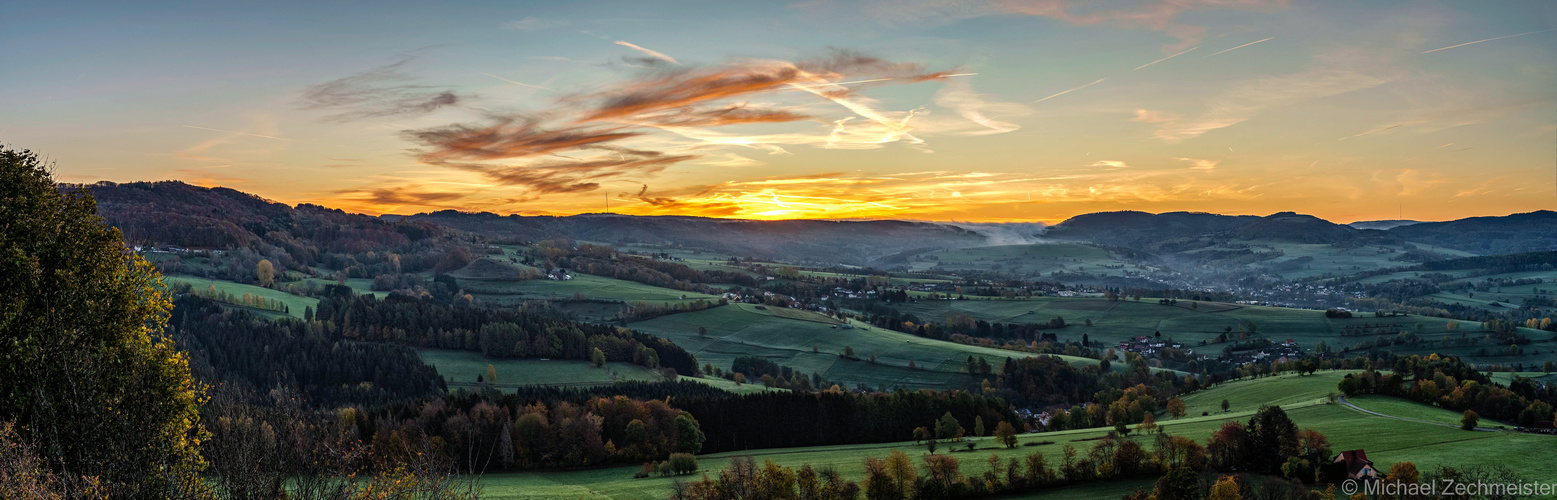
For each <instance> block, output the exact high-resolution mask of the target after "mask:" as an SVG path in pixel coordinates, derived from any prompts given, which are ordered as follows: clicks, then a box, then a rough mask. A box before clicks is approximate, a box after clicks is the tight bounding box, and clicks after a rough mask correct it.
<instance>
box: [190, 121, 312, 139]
mask: <svg viewBox="0 0 1557 500" xmlns="http://www.w3.org/2000/svg"><path fill="white" fill-rule="evenodd" d="M180 127H184V128H192V129H198V130H210V131H212V132H226V133H229V134H237V135H242V136H248V137H259V138H262V139H275V140H278V141H290V142H301V141H297V140H295V139H287V138H285V137H276V136H273V135H263V134H251V133H248V132H239V131H236V130H222V129H219V128H210V127H197V126H194V125H180Z"/></svg>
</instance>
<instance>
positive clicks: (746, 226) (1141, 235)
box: [62, 181, 1557, 264]
mask: <svg viewBox="0 0 1557 500" xmlns="http://www.w3.org/2000/svg"><path fill="white" fill-rule="evenodd" d="M77 187H81V188H85V189H87V190H89V191H91V192H92V194H93V195H94V196H95V197H96V198H97V200H98V204H99V212H100V213H102V214H103V215H104V216H105V217H107V218H108V219H109V220H110V222H111V223H113V224H114V225H115V226H118V227H120V228H121V229H122V230H123V231H124V233H125V235H126V237H127V239H128V240H129V241H131V242H132V243H135V244H168V245H184V246H206V247H218V248H224V247H225V248H233V247H245V246H251V245H253V244H254V243H255V242H257V241H264V240H266V239H267V234H268V233H270V232H271V231H277V230H280V231H283V232H286V233H290V234H292V235H293V237H303V238H308V239H316V241H317V244H318V245H319V246H321V247H332V246H334V245H335V244H334V241H333V240H336V239H338V238H337V237H336V232H339V231H345V232H346V233H349V234H351V235H352V236H354V238H351V240H354V241H362V240H371V239H375V238H386V237H387V238H390V239H399V242H400V243H404V242H405V240H410V241H417V240H421V239H422V238H427V237H430V236H436V235H439V234H441V233H443V232H444V230H443V228H449V229H455V230H458V231H456V232H469V233H476V234H481V235H484V236H487V237H491V238H498V239H521V240H531V241H534V240H541V239H547V238H572V239H577V240H584V241H597V242H606V243H619V242H641V243H650V244H658V245H682V246H684V247H688V248H706V249H710V250H716V251H721V252H726V253H730V254H733V255H740V256H757V257H782V258H785V259H788V260H798V261H807V260H810V261H823V262H840V263H852V264H867V263H871V262H875V261H878V260H880V259H883V258H891V257H892V256H894V255H896V254H901V253H904V252H910V251H923V250H924V249H927V248H962V247H971V246H983V245H987V244H989V243H991V242H992V241H993V238H996V236H995V235H994V234H991V233H992V231H991V230H990V229H988V228H984V230H983V232H980V228H979V227H978V226H979V225H975V226H971V228H965V227H959V226H957V225H953V224H950V223H938V222H920V221H901V220H776V221H761V220H749V219H715V218H706V217H695V216H674V215H672V216H633V215H615V214H580V215H572V216H518V215H506V216H505V215H498V214H493V213H485V212H483V213H466V212H458V211H454V210H442V211H437V212H430V213H420V214H415V215H385V216H381V217H373V216H368V215H362V214H351V213H346V212H344V211H341V210H338V209H331V208H326V207H322V206H318V205H312V204H306V203H304V204H299V205H297V206H295V207H291V206H288V205H286V204H284V203H278V202H274V201H270V200H267V199H264V198H262V197H259V196H255V195H253V194H249V193H245V192H242V191H238V190H234V189H230V188H224V187H212V188H206V187H199V186H192V185H189V184H185V183H183V182H178V181H161V182H132V183H123V184H116V183H111V182H101V183H97V184H90V185H75V186H63V187H62V188H63V189H73V188H77ZM1386 222H1388V223H1397V222H1398V223H1401V224H1399V225H1394V226H1391V227H1389V228H1387V229H1385V228H1382V226H1384V225H1387V224H1383V223H1386ZM981 225H985V226H991V227H997V226H999V225H998V224H981ZM1359 226H1362V227H1359ZM1205 236H1218V237H1225V238H1231V239H1239V240H1274V241H1290V242H1298V243H1327V244H1329V243H1343V242H1352V243H1358V244H1375V243H1377V244H1398V243H1401V242H1405V241H1409V242H1419V243H1426V244H1430V245H1436V246H1443V247H1448V248H1454V249H1458V250H1464V251H1468V252H1472V253H1477V254H1482V255H1488V254H1499V253H1518V252H1533V251H1543V250H1557V212H1552V211H1549V210H1541V211H1536V212H1529V213H1521V214H1513V215H1508V216H1501V217H1471V218H1466V219H1460V220H1455V221H1448V222H1415V221H1370V222H1367V223H1361V222H1360V223H1355V224H1353V225H1345V224H1336V223H1333V222H1330V221H1326V220H1324V219H1321V218H1318V217H1314V216H1312V215H1305V214H1298V213H1295V212H1280V213H1275V214H1271V215H1268V216H1263V217H1261V216H1254V215H1221V214H1213V213H1205V212H1165V213H1160V214H1152V213H1147V212H1140V211H1117V212H1097V213H1090V214H1083V215H1078V216H1075V217H1072V218H1070V219H1068V220H1066V221H1065V222H1063V223H1060V224H1058V225H1056V226H1053V227H1050V228H1048V230H1047V232H1046V233H1045V234H1044V236H1043V239H1053V240H1070V241H1085V242H1091V243H1098V244H1104V245H1110V246H1115V247H1123V248H1130V249H1137V250H1142V251H1146V252H1174V251H1181V250H1183V249H1184V248H1180V247H1181V246H1184V245H1187V242H1188V241H1189V240H1194V239H1196V238H1201V237H1205ZM270 243H271V244H274V245H278V246H284V245H285V243H284V242H280V241H272V242H270ZM1192 246H1193V245H1189V246H1187V247H1185V248H1188V247H1192ZM331 250H337V251H344V250H348V249H345V248H338V249H336V248H332V249H331Z"/></svg>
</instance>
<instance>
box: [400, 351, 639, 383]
mask: <svg viewBox="0 0 1557 500" xmlns="http://www.w3.org/2000/svg"><path fill="white" fill-rule="evenodd" d="M417 353H418V354H420V355H421V356H422V362H424V363H427V364H428V365H431V366H432V367H433V368H436V369H438V374H440V375H443V378H444V380H446V381H448V383H449V388H450V389H453V388H455V387H476V386H477V384H476V377H477V376H478V375H479V376H481V377H483V378H485V377H486V375H487V365H489V364H490V365H492V367H493V368H496V369H497V382H496V383H492V381H490V380H488V381H486V383H489V384H492V385H494V386H496V387H497V388H498V389H499V390H502V391H504V392H513V390H514V389H515V388H517V387H520V386H525V385H553V386H563V387H587V386H594V385H608V384H612V383H615V382H626V381H631V380H643V381H658V380H661V377H660V376H659V374H657V373H654V371H653V370H650V369H648V368H644V367H642V366H638V365H635V364H632V363H617V362H612V363H606V364H605V366H604V367H602V368H596V367H595V366H594V365H591V364H589V362H587V361H572V360H540V359H491V358H487V357H485V356H482V355H481V353H479V352H472V351H453V350H445V349H418V350H417Z"/></svg>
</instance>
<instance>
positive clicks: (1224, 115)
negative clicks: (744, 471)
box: [0, 0, 1557, 223]
mask: <svg viewBox="0 0 1557 500" xmlns="http://www.w3.org/2000/svg"><path fill="white" fill-rule="evenodd" d="M14 10H16V11H17V12H15V13H13V15H12V16H10V17H11V18H13V19H16V20H17V23H16V24H17V26H18V27H19V28H18V29H17V30H13V31H9V32H7V33H4V34H0V37H3V38H4V39H6V40H8V41H11V42H12V45H13V46H20V45H19V44H30V45H29V46H37V47H39V50H36V51H28V52H27V53H11V54H6V55H3V56H0V58H3V60H0V62H3V63H5V67H7V68H9V69H10V70H11V71H9V73H11V74H12V75H14V76H13V77H12V78H8V79H6V80H4V81H0V109H5V110H7V111H5V112H3V113H0V141H5V142H6V143H8V144H10V145H11V146H13V147H20V148H27V149H32V150H34V151H37V152H39V153H42V154H45V155H48V156H50V157H51V158H53V159H54V160H55V161H56V163H57V165H58V171H57V177H58V178H59V179H60V180H62V181H68V182H81V183H90V182H95V181H98V180H110V181H115V182H128V181H140V180H147V181H151V180H182V181H185V182H189V183H191V184H196V185H202V186H218V185H219V186H225V187H230V188H233V189H238V190H241V191H245V192H249V193H253V194H256V195H259V196H262V197H265V198H267V199H273V200H276V201H280V202H284V203H288V204H292V205H295V204H298V203H314V204H319V205H324V206H328V207H332V208H340V209H343V210H346V211H351V212H358V213H367V214H372V215H379V214H388V213H396V214H412V213H419V212H431V211H437V210H445V209H453V210H461V211H469V212H492V213H499V214H521V215H572V214H583V213H601V212H604V211H605V206H606V204H607V200H609V204H610V211H611V212H612V213H619V214H632V215H693V216H706V217H723V218H742V219H759V220H764V219H902V220H925V221H963V222H1045V223H1055V222H1058V221H1061V220H1064V219H1066V218H1069V217H1071V216H1075V215H1079V214H1083V213H1092V212H1102V211H1117V210H1138V211H1144V212H1152V213H1161V212H1172V211H1194V212H1211V213H1223V214H1236V215H1245V214H1249V215H1266V214H1270V213H1276V212H1285V211H1292V212H1298V213H1304V214H1311V215H1315V216H1318V217H1321V218H1324V219H1327V220H1331V221H1334V222H1338V223H1347V222H1355V221H1363V220H1384V219H1399V218H1404V219H1411V220H1452V219H1459V218H1464V217H1473V216H1486V215H1507V214H1510V213H1520V212H1530V211H1534V210H1540V209H1545V208H1551V207H1554V206H1557V197H1554V194H1557V193H1554V190H1557V184H1551V183H1549V182H1550V181H1551V179H1552V177H1551V176H1552V175H1553V171H1552V165H1551V161H1552V156H1551V154H1552V153H1551V147H1552V144H1553V143H1554V140H1557V125H1554V124H1553V122H1552V120H1551V117H1550V112H1551V109H1552V107H1553V104H1554V103H1557V43H1553V42H1554V41H1557V29H1554V28H1553V26H1557V4H1553V3H1550V2H1534V1H1531V2H1506V3H1500V4H1498V5H1497V6H1495V7H1492V8H1486V7H1477V6H1465V5H1461V4H1456V3H1450V2H1443V3H1433V2H1428V3H1423V2H1402V3H1398V4H1395V3H1388V4H1385V3H1380V4H1366V5H1360V4H1352V3H1315V4H1302V5H1297V4H1288V3H1287V2H1285V1H1282V0H1238V1H1233V2H1226V1H1210V0H1188V1H1186V0H1174V1H1167V0H1143V1H1132V2H1126V1H1117V2H1105V3H1103V4H1098V3H1096V2H1079V1H1069V0H989V1H974V0H919V1H909V2H875V1H864V2H834V1H829V0H811V1H805V2H800V3H794V4H790V5H773V4H768V3H746V4H721V5H715V6H707V5H704V6H698V7H688V6H679V5H675V4H672V5H658V6H656V5H649V4H646V3H590V4H570V5H535V6H505V5H500V4H471V5H465V6H462V7H461V8H460V9H458V10H449V9H447V8H446V7H440V6H428V5H419V4H413V3H407V4H402V5H395V6H385V7H384V8H382V9H376V11H375V12H372V13H363V12H360V11H358V10H356V9H353V8H351V7H349V6H333V5H311V4H302V3H299V4H292V5H283V6H278V8H273V9H265V10H256V9H245V8H240V7H234V6H225V5H207V4H189V5H185V6H182V7H177V8H163V9H150V8H137V7H135V6H126V5H120V4H117V3H101V4H94V5H93V6H92V7H91V8H73V7H69V6H61V5H58V4H52V3H51V4H48V5H31V6H18V7H15V8H14ZM38 40H48V41H49V42H48V43H44V44H39V43H37V41H38Z"/></svg>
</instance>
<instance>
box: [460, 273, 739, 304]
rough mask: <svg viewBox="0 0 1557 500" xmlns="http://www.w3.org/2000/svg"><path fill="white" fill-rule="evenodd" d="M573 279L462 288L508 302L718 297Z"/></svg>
mask: <svg viewBox="0 0 1557 500" xmlns="http://www.w3.org/2000/svg"><path fill="white" fill-rule="evenodd" d="M572 276H573V279H570V280H565V281H556V280H549V279H537V280H523V281H513V280H482V279H461V280H459V284H460V288H463V289H465V291H466V292H470V293H471V294H473V295H475V296H476V297H477V298H479V299H483V300H488V301H494V302H506V301H517V300H530V299H566V298H571V297H573V296H574V295H575V294H584V296H586V297H588V298H590V299H597V300H619V301H625V302H637V301H642V302H650V303H671V302H682V301H691V300H697V299H704V300H717V299H718V297H716V296H713V295H707V294H701V293H696V292H683V291H680V290H672V289H669V288H661V287H657V286H652V285H645V284H643V283H638V282H635V281H626V280H619V279H614V278H606V277H602V276H594V275H589V274H583V273H578V272H574V273H572Z"/></svg>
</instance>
